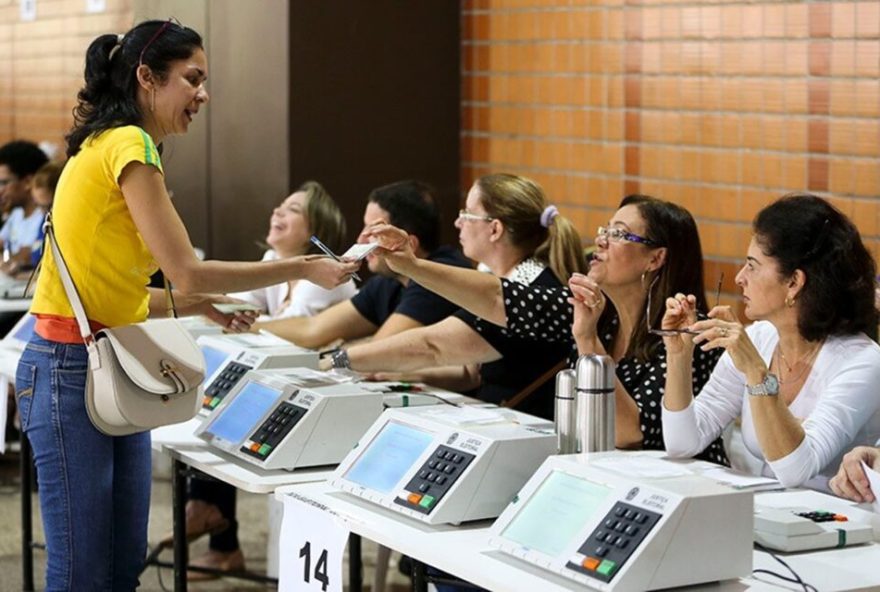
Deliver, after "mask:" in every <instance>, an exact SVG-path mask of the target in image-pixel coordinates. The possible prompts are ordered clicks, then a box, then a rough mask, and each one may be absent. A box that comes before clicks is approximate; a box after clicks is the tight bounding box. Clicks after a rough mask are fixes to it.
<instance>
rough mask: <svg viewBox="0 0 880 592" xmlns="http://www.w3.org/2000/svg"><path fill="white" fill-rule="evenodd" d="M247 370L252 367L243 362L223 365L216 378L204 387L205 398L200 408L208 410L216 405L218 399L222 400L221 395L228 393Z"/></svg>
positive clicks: (218, 402)
mask: <svg viewBox="0 0 880 592" xmlns="http://www.w3.org/2000/svg"><path fill="white" fill-rule="evenodd" d="M248 370H253V368H251V367H250V366H246V365H245V364H239V363H238V362H230V363H229V364H227V365H226V366H224V368H223V371H222V372H221V373H220V375H219V376H217V378H215V379H214V380H213V381H212V382H211V384H209V385H208V387H207V388H206V389H205V398H204V399H202V409H208V410H209V411H210V410H212V409H214V408H215V407H217V405H219V404H220V401H222V400H223V397H225V396H226V395H228V394H229V391H231V390H232V388H233V387H234V386H235V385H236V384H238V381H239V380H241V377H242V376H244V375H245V373H246V372H247V371H248Z"/></svg>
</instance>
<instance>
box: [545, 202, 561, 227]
mask: <svg viewBox="0 0 880 592" xmlns="http://www.w3.org/2000/svg"><path fill="white" fill-rule="evenodd" d="M558 215H559V210H558V209H556V206H547V207H546V208H544V211H543V212H541V226H543V227H544V228H550V225H551V224H553V219H554V218H556V216H558Z"/></svg>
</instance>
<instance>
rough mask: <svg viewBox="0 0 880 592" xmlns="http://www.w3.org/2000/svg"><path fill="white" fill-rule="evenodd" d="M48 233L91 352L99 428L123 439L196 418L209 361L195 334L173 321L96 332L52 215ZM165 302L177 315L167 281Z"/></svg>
mask: <svg viewBox="0 0 880 592" xmlns="http://www.w3.org/2000/svg"><path fill="white" fill-rule="evenodd" d="M45 235H46V241H47V242H48V243H49V245H50V246H51V248H52V256H53V257H54V258H55V265H56V267H57V268H58V274H59V275H60V276H61V282H62V284H64V291H65V292H66V293H67V298H68V300H70V306H71V308H73V314H74V316H75V317H76V322H77V324H78V325H79V330H80V334H81V335H82V338H83V341H84V342H85V344H86V347H87V349H88V352H89V370H88V378H87V380H86V392H85V397H86V409H87V410H88V413H89V419H91V420H92V423H93V424H94V425H95V427H96V428H98V430H100V431H101V432H103V433H105V434H107V435H109V436H124V435H128V434H134V433H137V432H143V431H146V430H150V429H153V428H155V427H159V426H162V425H167V424H172V423H179V422H182V421H187V420H189V419H191V418H192V417H194V416H195V414H196V413H197V412H198V409H199V403H200V401H201V395H200V391H201V385H202V381H203V380H204V379H205V360H204V356H203V355H202V352H201V350H200V349H199V346H198V345H197V344H196V342H195V341H194V340H193V338H192V336H191V335H190V334H189V333H188V332H187V331H186V330H185V329H184V328H183V326H182V325H181V324H180V322H179V321H178V320H177V319H176V318H173V317H172V318H168V319H158V320H150V321H147V322H144V323H135V324H132V325H125V326H123V327H113V328H109V329H102V330H100V331H98V332H97V333H94V334H93V333H92V330H91V327H89V321H88V316H87V315H86V311H85V309H84V308H83V305H82V300H80V298H79V293H78V292H77V290H76V286H75V285H74V283H73V280H72V279H71V277H70V272H69V271H68V269H67V263H66V262H65V261H64V258H63V257H62V255H61V251H60V250H59V248H58V241H57V240H56V239H55V231H54V229H53V228H52V219H51V213H50V214H47V215H46V222H45ZM165 299H166V301H167V303H168V304H169V312H170V313H172V314H173V315H174V316H175V317H176V316H177V313H176V311H175V309H174V302H173V300H172V297H171V290H170V287H169V286H168V280H165Z"/></svg>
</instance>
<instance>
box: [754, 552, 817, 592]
mask: <svg viewBox="0 0 880 592" xmlns="http://www.w3.org/2000/svg"><path fill="white" fill-rule="evenodd" d="M755 548H757V549H758V550H759V551H764V552H765V553H767V554H768V555H770V557H772V558H773V559H775V560H776V561H778V562H779V563H781V564H782V565H783V567H785V569H787V570H788V571H790V572H791V575H792V576H794V577H792V578H790V577H788V576H786V575H783V574H781V573H776V572H775V571H770V570H769V569H753V570H752V573H753V574H758V573H762V574H767V575H769V576H773V577H774V578H779V579H780V580H784V581H786V582H791V583H792V584H799V585H800V586H801V587H802V588H803V589H804V592H818V590H816V587H815V586H813V585H812V584H808V583H806V582H805V581H803V579H801V576H799V575H798V573H797V572H796V571H795V570H793V569H792V568H791V566H790V565H789V564H787V563H786V562H785V561H783V560H782V559H781V558H780V557H779V556H778V555H777V554H776V553H774V552H773V551H771V550H770V549H768V548H767V547H765V546H764V545H762V544H760V543H755Z"/></svg>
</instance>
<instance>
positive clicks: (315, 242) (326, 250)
mask: <svg viewBox="0 0 880 592" xmlns="http://www.w3.org/2000/svg"><path fill="white" fill-rule="evenodd" d="M309 240H310V241H312V244H313V245H315V246H316V247H318V248H319V249H321V250H322V251H324V253H325V254H326V255H329V256H330V257H333V259H334V261H339V262H341V261H342V259H340V258H339V257H338V256H337V255H336V253H334V252H333V251H331V250H330V247H328V246H327V245H325V244H324V243H322V242H321V240H320V239H319V238H318V237H317V236H315V235H314V234H313V235H312V237H311V238H310V239H309ZM351 277H353V278H354V279H356V280H357V281H361V278H360V276H359V275H358V274H356V273H354V272H352V274H351Z"/></svg>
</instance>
